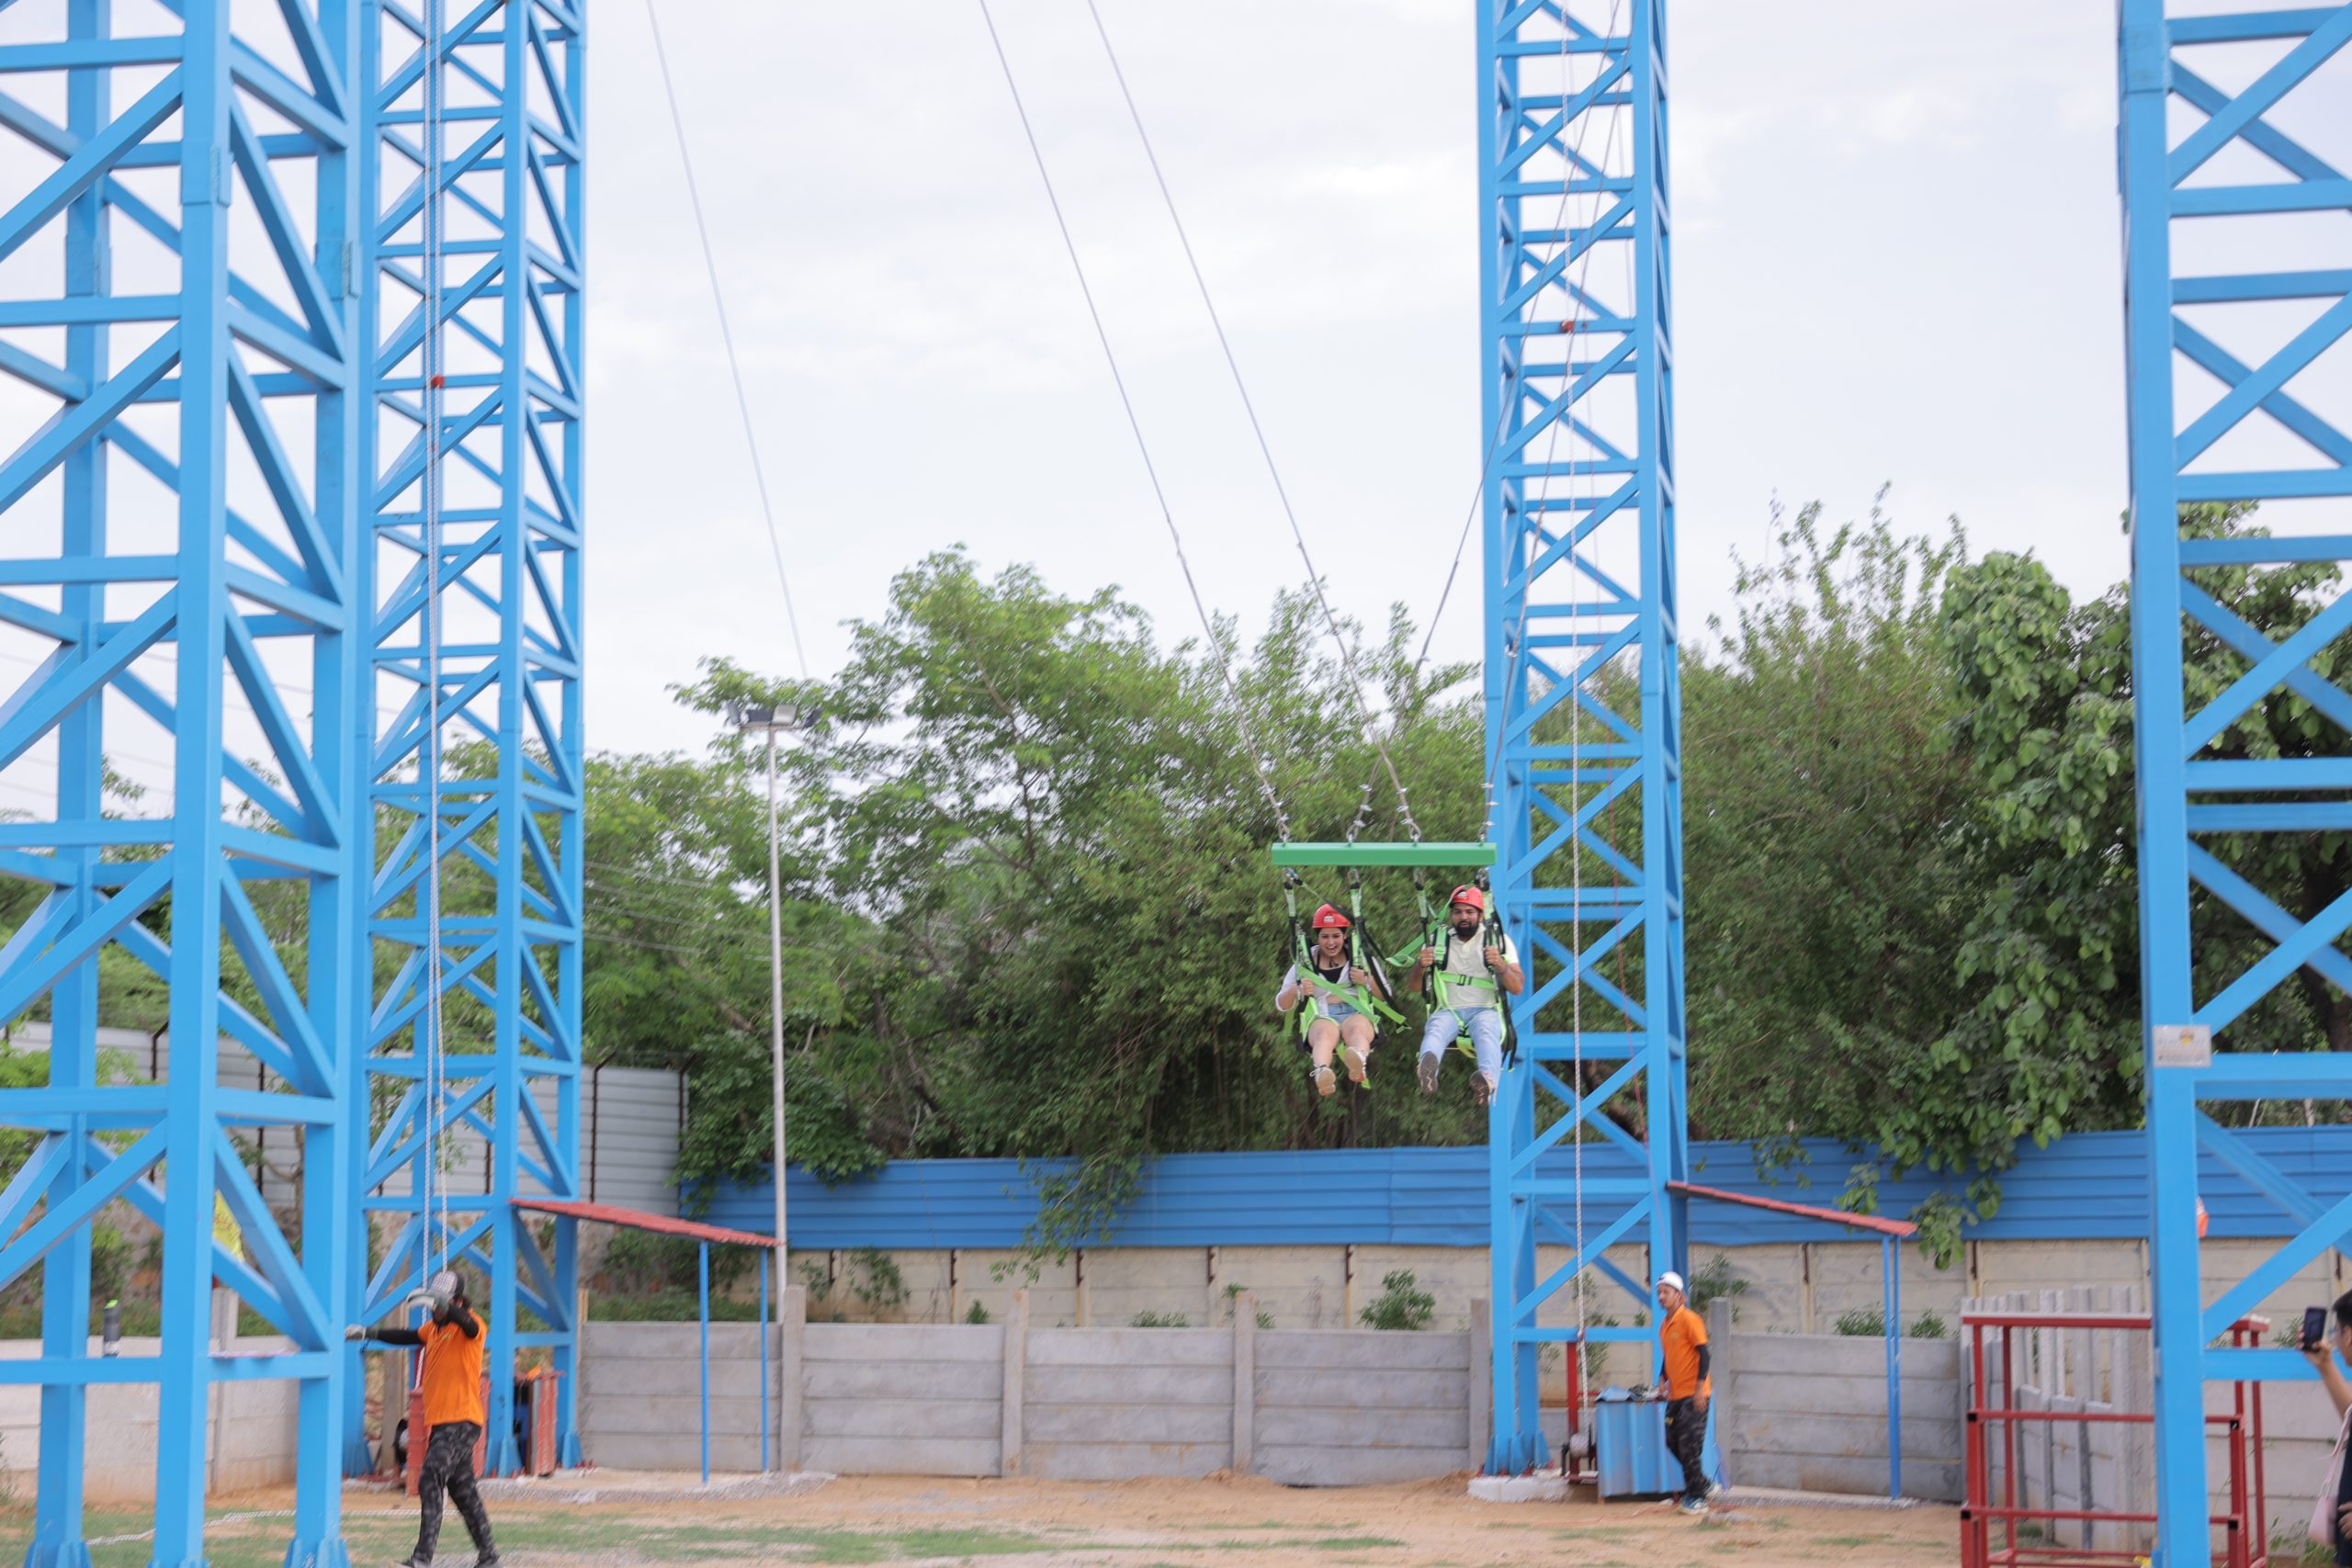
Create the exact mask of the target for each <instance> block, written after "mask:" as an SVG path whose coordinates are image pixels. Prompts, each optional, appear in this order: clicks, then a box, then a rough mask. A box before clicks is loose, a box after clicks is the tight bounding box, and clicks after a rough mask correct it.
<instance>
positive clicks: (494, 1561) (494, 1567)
mask: <svg viewBox="0 0 2352 1568" xmlns="http://www.w3.org/2000/svg"><path fill="white" fill-rule="evenodd" d="M474 1568H503V1565H502V1564H501V1563H500V1562H499V1561H498V1553H497V1552H495V1551H485V1552H483V1553H481V1555H480V1556H478V1557H476V1558H475V1559H474Z"/></svg>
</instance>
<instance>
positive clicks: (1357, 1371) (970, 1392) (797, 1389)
mask: <svg viewBox="0 0 2352 1568" xmlns="http://www.w3.org/2000/svg"><path fill="white" fill-rule="evenodd" d="M1237 1300H1238V1310H1237V1311H1236V1312H1235V1314H1234V1321H1233V1324H1232V1325H1230V1326H1227V1327H1224V1328H1214V1329H1208V1328H1115V1329H1073V1328H1055V1327H1035V1326H1032V1325H1030V1323H1029V1319H1028V1307H1029V1300H1028V1296H1027V1292H1016V1293H1015V1294H1014V1296H1013V1297H1012V1301H1011V1302H1010V1303H1008V1310H1007V1314H1006V1317H1005V1320H1004V1321H1003V1322H1001V1323H991V1324H892V1325H879V1324H837V1323H809V1322H808V1321H807V1311H808V1298H807V1293H806V1292H804V1291H802V1290H801V1289H800V1288H798V1287H797V1286H796V1287H792V1288H789V1289H787V1290H786V1291H785V1292H783V1294H782V1297H781V1299H780V1301H779V1303H778V1322H777V1324H776V1325H775V1326H774V1327H773V1328H772V1329H770V1330H769V1332H770V1334H771V1335H772V1339H771V1342H770V1360H769V1366H770V1370H771V1375H772V1377H773V1378H774V1380H775V1381H774V1383H773V1386H772V1387H771V1389H770V1406H769V1408H770V1411H771V1413H772V1418H773V1419H774V1420H775V1423H776V1426H775V1439H774V1440H775V1449H774V1452H775V1462H776V1463H777V1464H778V1465H779V1466H780V1467H784V1468H790V1469H805V1470H821V1471H830V1472H832V1473H834V1474H837V1475H957V1476H994V1475H1037V1476H1045V1477H1048V1478H1052V1479H1057V1480H1072V1481H1119V1480H1131V1479H1136V1478H1140V1477H1146V1476H1169V1477H1199V1476H1205V1475H1209V1474H1212V1473H1214V1472H1218V1471H1224V1470H1228V1469H1229V1470H1234V1471H1238V1472H1243V1473H1252V1474H1262V1475H1266V1476H1269V1477H1271V1478H1272V1479H1274V1480H1277V1481H1281V1482H1283V1483H1287V1484H1292V1485H1307V1486H1334V1485H1349V1484H1356V1483H1366V1482H1374V1481H1406V1480H1418V1479H1422V1478H1426V1477H1430V1476H1439V1475H1446V1474H1450V1473H1453V1472H1457V1471H1463V1470H1469V1469H1475V1468H1476V1465H1477V1463H1478V1461H1480V1460H1481V1459H1482V1458H1483V1457H1484V1454H1485V1450H1486V1443H1485V1438H1484V1430H1485V1427H1486V1416H1485V1410H1486V1408H1487V1404H1486V1393H1487V1388H1486V1379H1485V1377H1484V1376H1483V1375H1479V1374H1480V1373H1481V1371H1483V1368H1484V1365H1485V1361H1486V1344H1487V1338H1486V1335H1485V1333H1484V1332H1483V1331H1478V1332H1472V1333H1462V1334H1444V1333H1419V1334H1412V1333H1377V1332H1374V1331H1372V1330H1360V1331H1357V1332H1352V1333H1347V1334H1332V1333H1317V1332H1313V1331H1290V1332H1284V1331H1278V1330H1266V1329H1261V1328H1259V1327H1258V1325H1257V1310H1256V1307H1255V1304H1254V1303H1253V1302H1252V1301H1251V1299H1250V1297H1249V1296H1248V1295H1247V1294H1244V1295H1242V1296H1240V1297H1238V1299H1237ZM759 1333H760V1330H759V1328H758V1327H757V1326H756V1325H750V1324H714V1325H712V1326H711V1388H712V1394H711V1425H712V1437H711V1465H712V1467H713V1468H714V1469H717V1470H730V1471H748V1470H753V1469H756V1468H757V1467H758V1464H759V1453H760V1449H759V1398H758V1393H759V1381H758V1380H759V1337H758V1336H759ZM700 1375H701V1374H700V1338H699V1335H698V1332H697V1329H696V1326H695V1325H693V1324H676V1323H592V1324H590V1325H588V1332H587V1335H586V1336H585V1337H584V1339H583V1342H582V1366H581V1401H580V1412H581V1416H580V1420H581V1438H582V1446H583V1447H584V1449H585V1450H586V1457H587V1458H588V1459H589V1461H591V1462H593V1463H595V1464H600V1465H607V1466H612V1467H615V1468H621V1469H631V1470H693V1469H695V1468H696V1467H697V1466H698V1465H699V1464H700V1462H701V1446H700V1428H699V1419H700V1416H699V1411H700V1404H699V1397H698V1382H699V1378H700Z"/></svg>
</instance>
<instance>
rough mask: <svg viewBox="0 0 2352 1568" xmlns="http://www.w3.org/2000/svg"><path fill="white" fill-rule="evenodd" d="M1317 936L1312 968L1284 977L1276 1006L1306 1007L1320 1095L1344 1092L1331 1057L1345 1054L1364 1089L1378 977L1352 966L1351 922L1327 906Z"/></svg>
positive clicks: (1319, 915) (1351, 1077)
mask: <svg viewBox="0 0 2352 1568" xmlns="http://www.w3.org/2000/svg"><path fill="white" fill-rule="evenodd" d="M1309 924H1310V929H1311V930H1312V931H1313V932H1314V936H1313V938H1312V945H1311V946H1310V947H1309V948H1308V949H1307V953H1306V959H1307V966H1306V972H1305V973H1302V972H1301V970H1300V967H1299V965H1298V964H1292V965H1291V966H1290V970H1289V972H1288V973H1287V974H1285V975H1283V985H1282V989H1281V990H1279V991H1277V992H1275V993H1274V1006H1276V1007H1277V1008H1280V1009H1281V1010H1283V1011H1284V1012H1288V1011H1290V1010H1292V1009H1294V1008H1295V1007H1297V1006H1299V1005H1300V1004H1301V1003H1302V1002H1304V1003H1305V1004H1306V1007H1307V1008H1308V1010H1309V1011H1308V1013H1307V1015H1306V1020H1307V1021H1306V1049H1307V1053H1308V1055H1310V1056H1311V1057H1312V1058H1313V1061H1314V1064H1315V1065H1314V1066H1312V1067H1310V1068H1309V1069H1308V1076H1309V1077H1312V1078H1313V1079H1314V1080H1315V1092H1316V1093H1317V1094H1323V1095H1328V1094H1330V1093H1331V1092H1332V1091H1333V1090H1335V1089H1338V1088H1339V1079H1338V1077H1336V1076H1335V1075H1334V1074H1333V1073H1332V1071H1331V1053H1332V1052H1334V1051H1339V1052H1340V1060H1341V1061H1342V1062H1344V1063H1345V1064H1346V1065H1347V1069H1348V1081H1349V1082H1351V1083H1353V1084H1357V1085H1362V1084H1363V1077H1364V1072H1365V1069H1366V1068H1367V1066H1369V1065H1370V1064H1371V1061H1372V1041H1373V1035H1374V1022H1373V1017H1372V997H1373V991H1372V987H1373V986H1374V978H1373V976H1372V973H1371V972H1370V971H1369V970H1366V969H1363V968H1361V967H1359V966H1358V965H1356V964H1351V963H1350V962H1349V953H1348V943H1349V941H1350V939H1351V935H1352V934H1353V933H1352V931H1351V925H1350V922H1349V919H1348V917H1347V916H1345V915H1343V914H1341V913H1340V911H1339V910H1337V909H1335V908H1332V907H1331V906H1330V905H1329V904H1326V905H1324V906H1323V907H1322V908H1319V909H1317V910H1316V911H1315V919H1313V920H1312V921H1311V922H1310V923H1309Z"/></svg>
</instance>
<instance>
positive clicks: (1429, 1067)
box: [1415, 1051, 1437, 1094]
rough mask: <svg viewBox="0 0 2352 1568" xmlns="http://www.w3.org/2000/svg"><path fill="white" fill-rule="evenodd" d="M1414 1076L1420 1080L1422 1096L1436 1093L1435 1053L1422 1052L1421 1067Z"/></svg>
mask: <svg viewBox="0 0 2352 1568" xmlns="http://www.w3.org/2000/svg"><path fill="white" fill-rule="evenodd" d="M1415 1076H1416V1077H1419V1079H1420V1082H1421V1092H1422V1093H1423V1094H1435V1093H1436V1092H1437V1053H1436V1052H1434V1051H1424V1052H1422V1053H1421V1065H1420V1066H1419V1069H1418V1071H1417V1072H1416V1074H1415Z"/></svg>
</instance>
